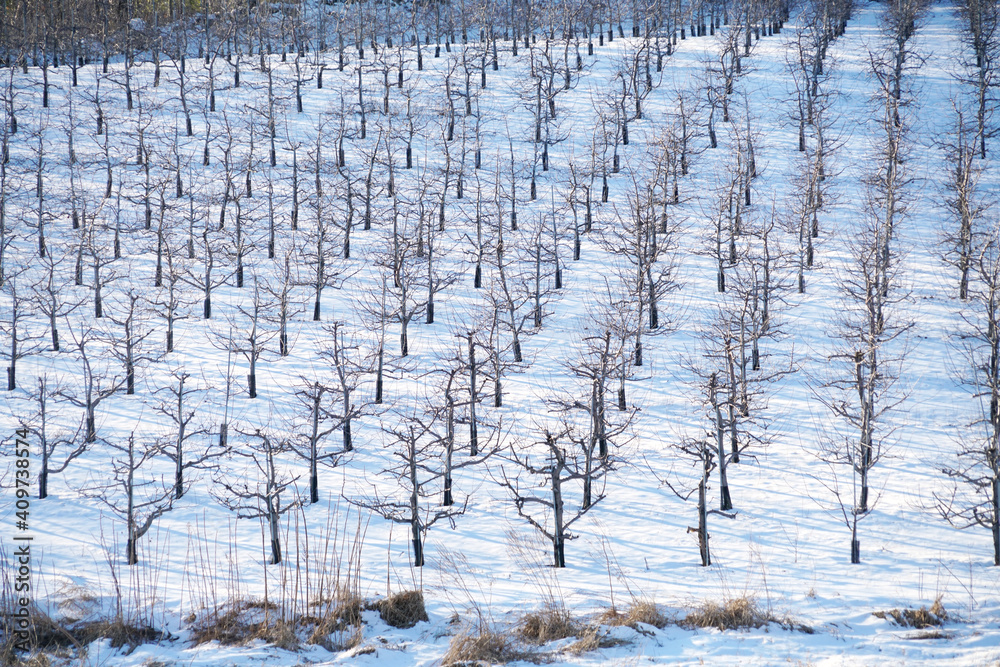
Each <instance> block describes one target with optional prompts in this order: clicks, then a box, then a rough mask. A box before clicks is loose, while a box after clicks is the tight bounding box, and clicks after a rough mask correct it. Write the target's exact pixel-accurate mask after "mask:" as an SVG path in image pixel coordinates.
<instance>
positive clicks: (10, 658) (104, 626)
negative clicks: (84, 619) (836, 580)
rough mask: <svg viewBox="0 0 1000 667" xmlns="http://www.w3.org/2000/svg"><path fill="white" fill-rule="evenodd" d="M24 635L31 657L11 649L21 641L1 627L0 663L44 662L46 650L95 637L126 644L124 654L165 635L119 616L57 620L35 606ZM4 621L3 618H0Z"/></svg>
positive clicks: (62, 649)
mask: <svg viewBox="0 0 1000 667" xmlns="http://www.w3.org/2000/svg"><path fill="white" fill-rule="evenodd" d="M29 618H30V624H29V626H28V629H27V631H28V638H27V640H26V641H25V642H23V643H24V644H25V645H26V646H27V648H28V650H29V651H30V656H31V657H25V656H23V655H20V654H18V653H17V652H16V651H15V648H14V647H15V643H21V642H20V638H19V637H17V636H16V635H15V634H14V633H13V632H12V631H7V630H6V629H5V631H4V639H3V641H2V643H0V665H18V666H21V665H46V664H48V661H49V657H48V656H46V655H44V654H45V653H49V654H51V655H52V656H62V655H65V654H67V652H68V651H70V650H72V649H79V648H81V647H83V646H86V645H88V644H90V643H92V642H95V641H97V640H98V639H108V640H110V642H111V646H112V647H113V648H123V647H124V648H126V649H127V650H126V654H128V653H131V652H132V651H134V650H135V649H136V648H137V647H138V646H140V645H142V644H149V643H156V642H159V641H161V640H163V639H164V638H165V636H166V635H164V633H162V632H160V631H159V630H157V629H155V628H152V627H150V626H143V625H133V624H131V623H128V622H126V621H124V620H122V619H111V620H107V619H105V620H99V621H91V622H88V623H79V622H73V621H71V620H70V621H59V620H56V619H54V618H52V617H51V616H49V615H48V614H46V613H45V612H44V611H42V610H41V609H39V608H38V607H32V608H31V610H30V617H29ZM4 623H5V624H6V619H4Z"/></svg>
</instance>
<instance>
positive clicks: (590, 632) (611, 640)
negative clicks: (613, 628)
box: [566, 626, 627, 655]
mask: <svg viewBox="0 0 1000 667" xmlns="http://www.w3.org/2000/svg"><path fill="white" fill-rule="evenodd" d="M625 643H627V642H626V641H625V640H624V639H618V638H615V637H611V636H609V634H608V632H607V631H602V630H601V629H600V627H598V626H590V627H587V628H584V629H583V630H581V631H580V632H579V634H578V636H577V640H576V641H575V642H573V643H572V644H570V645H569V646H567V647H566V652H568V653H572V654H573V655H580V654H582V653H589V652H591V651H597V650H600V649H602V648H612V647H614V646H621V645H622V644H625Z"/></svg>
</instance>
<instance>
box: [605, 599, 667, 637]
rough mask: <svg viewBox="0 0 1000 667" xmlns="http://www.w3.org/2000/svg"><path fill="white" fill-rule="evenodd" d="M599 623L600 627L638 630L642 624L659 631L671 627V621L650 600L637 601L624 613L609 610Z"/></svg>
mask: <svg viewBox="0 0 1000 667" xmlns="http://www.w3.org/2000/svg"><path fill="white" fill-rule="evenodd" d="M597 622H598V623H599V624H600V625H612V626H621V625H625V626H628V627H630V628H632V629H637V628H638V626H639V625H640V624H642V625H651V626H653V627H654V628H657V629H659V630H662V629H663V628H665V627H667V626H668V625H670V619H669V618H667V617H666V616H664V615H663V613H662V612H661V611H660V609H659V607H657V606H656V603H655V602H650V601H649V600H635V601H634V602H633V603H632V605H631V606H630V607H629V608H628V609H627V610H625V611H624V612H620V611H618V610H617V609H608V610H607V611H606V612H604V613H603V614H601V615H600V616H599V617H598V618H597Z"/></svg>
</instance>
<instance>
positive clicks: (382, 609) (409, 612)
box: [370, 591, 430, 628]
mask: <svg viewBox="0 0 1000 667" xmlns="http://www.w3.org/2000/svg"><path fill="white" fill-rule="evenodd" d="M370 608H372V609H375V610H377V611H378V613H379V616H381V617H382V620H383V621H385V622H386V623H388V624H389V625H391V626H392V627H394V628H412V627H413V626H414V625H416V624H417V623H419V622H421V621H428V620H430V619H429V618H428V617H427V608H426V607H424V594H423V592H422V591H403V592H401V593H396V594H395V595H390V596H389V597H387V598H385V599H383V600H379V601H377V602H374V603H373V604H372V605H371V607H370Z"/></svg>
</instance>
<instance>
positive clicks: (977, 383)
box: [934, 224, 1000, 566]
mask: <svg viewBox="0 0 1000 667" xmlns="http://www.w3.org/2000/svg"><path fill="white" fill-rule="evenodd" d="M998 232H1000V229H998V228H997V226H996V225H995V224H994V225H992V226H991V227H990V229H989V230H988V231H987V230H982V231H981V232H979V233H978V234H977V235H976V247H977V249H976V252H975V253H974V254H973V256H972V271H973V275H974V276H975V278H976V280H974V281H971V282H970V289H969V294H968V302H967V303H968V305H967V307H966V309H965V311H964V313H963V314H962V318H963V320H964V327H963V328H962V330H961V331H960V332H959V334H958V335H957V336H956V343H957V345H958V346H959V348H960V350H961V352H962V355H963V357H964V358H965V364H964V366H963V367H962V371H961V372H960V380H961V382H962V384H963V385H965V386H966V387H967V388H968V390H969V391H970V393H971V394H972V398H973V399H974V406H975V407H974V408H973V412H974V417H973V419H972V422H971V423H970V424H969V427H968V429H967V431H966V432H965V434H963V436H962V437H961V439H960V440H959V446H958V450H957V451H956V452H955V456H954V458H952V457H949V460H948V461H947V463H946V464H944V465H941V463H940V462H937V461H935V463H936V464H937V465H938V466H939V467H940V470H941V472H942V473H944V475H945V476H947V477H948V479H949V482H950V489H949V490H948V491H947V492H938V493H935V494H934V497H935V501H936V503H935V504H936V509H937V511H938V512H939V513H940V515H941V516H942V517H943V518H944V519H945V520H947V521H948V522H949V523H950V524H951V525H953V526H955V527H956V528H960V529H965V528H971V527H976V526H978V527H982V528H986V529H987V530H989V531H990V533H991V534H992V537H993V564H994V565H997V566H1000V237H998Z"/></svg>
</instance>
